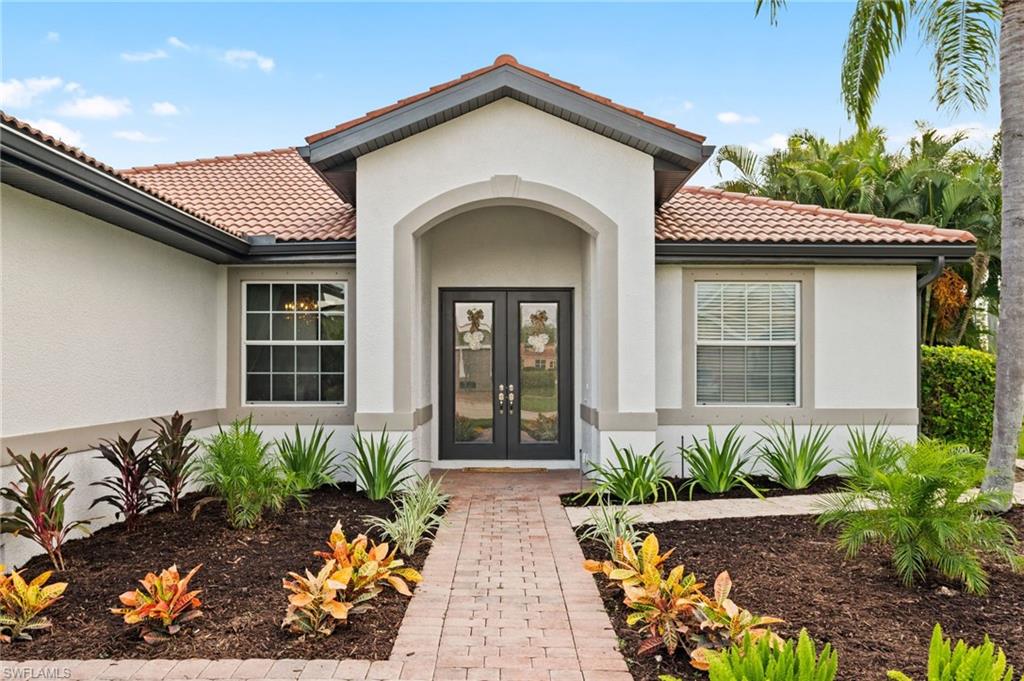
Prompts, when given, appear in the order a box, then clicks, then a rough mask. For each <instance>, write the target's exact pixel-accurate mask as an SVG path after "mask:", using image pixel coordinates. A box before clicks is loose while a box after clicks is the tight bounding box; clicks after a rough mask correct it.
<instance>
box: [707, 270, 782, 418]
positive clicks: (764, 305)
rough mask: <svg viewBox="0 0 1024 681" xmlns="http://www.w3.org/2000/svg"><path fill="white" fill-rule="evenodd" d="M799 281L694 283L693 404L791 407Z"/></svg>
mask: <svg viewBox="0 0 1024 681" xmlns="http://www.w3.org/2000/svg"><path fill="white" fill-rule="evenodd" d="M799 296H800V284H799V282H697V283H696V297H697V404H777V405H795V404H797V401H798V399H799V397H798V393H797V380H798V373H799V366H798V364H797V358H798V357H799V338H800V331H799V323H800V320H799V317H800V310H799Z"/></svg>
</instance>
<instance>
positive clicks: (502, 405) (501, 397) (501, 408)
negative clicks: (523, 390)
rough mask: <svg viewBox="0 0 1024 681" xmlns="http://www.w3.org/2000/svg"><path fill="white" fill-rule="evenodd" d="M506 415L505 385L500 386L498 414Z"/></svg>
mask: <svg viewBox="0 0 1024 681" xmlns="http://www.w3.org/2000/svg"><path fill="white" fill-rule="evenodd" d="M504 413H505V384H504V383H499V384H498V414H504Z"/></svg>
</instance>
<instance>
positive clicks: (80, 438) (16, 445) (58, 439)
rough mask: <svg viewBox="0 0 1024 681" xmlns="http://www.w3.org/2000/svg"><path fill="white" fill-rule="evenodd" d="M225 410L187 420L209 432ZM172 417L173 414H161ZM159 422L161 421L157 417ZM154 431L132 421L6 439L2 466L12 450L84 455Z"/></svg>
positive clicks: (191, 415)
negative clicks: (108, 441) (122, 438)
mask: <svg viewBox="0 0 1024 681" xmlns="http://www.w3.org/2000/svg"><path fill="white" fill-rule="evenodd" d="M220 414H221V410H219V409H206V410H204V411H191V412H185V414H184V416H185V418H186V419H192V428H193V429H196V430H198V429H199V428H207V427H209V426H215V425H217V423H218V421H219V420H220V418H221V416H220ZM160 416H170V414H160ZM153 418H157V417H153ZM151 428H153V423H152V421H150V419H148V418H145V419H132V420H130V421H115V422H113V423H101V424H99V425H95V426H82V427H80V428H62V429H61V430H50V431H46V432H41V433H26V434H24V435H12V436H10V437H5V438H3V451H2V453H0V466H7V465H10V463H11V458H10V457H9V456H8V455H7V450H8V449H10V450H12V451H13V452H15V453H16V454H24V453H28V452H39V453H42V452H48V451H51V450H54V449H60V448H61V447H67V448H68V451H69V452H84V451H87V450H89V449H93V448H94V447H95V445H96V444H97V443H98V442H99V441H100V440H101V439H103V438H112V437H116V436H117V435H119V434H120V435H127V434H129V433H134V432H135V431H136V430H142V432H143V434H145V433H146V432H147V431H149V430H150V429H151Z"/></svg>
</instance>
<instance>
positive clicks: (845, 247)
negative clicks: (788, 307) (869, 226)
mask: <svg viewBox="0 0 1024 681" xmlns="http://www.w3.org/2000/svg"><path fill="white" fill-rule="evenodd" d="M974 252H975V245H974V244H854V243H843V244H829V243H814V244H798V243H781V244H780V243H735V242H678V241H659V242H656V243H655V245H654V256H655V261H656V262H658V263H687V264H690V263H693V264H697V263H735V264H767V263H780V262H785V263H832V264H882V263H891V264H925V263H930V262H932V261H933V260H934V259H935V258H938V257H940V256H942V257H944V258H945V259H946V262H952V263H959V262H966V261H967V260H968V259H970V257H971V256H972V255H974Z"/></svg>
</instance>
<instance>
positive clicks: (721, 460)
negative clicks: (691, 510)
mask: <svg viewBox="0 0 1024 681" xmlns="http://www.w3.org/2000/svg"><path fill="white" fill-rule="evenodd" d="M739 428H740V427H739V426H738V425H737V426H733V427H732V428H731V429H730V430H729V432H728V433H727V434H726V436H725V439H724V440H722V442H721V443H719V442H718V439H717V438H716V437H715V431H714V429H713V428H712V427H711V426H708V438H707V440H698V439H697V438H696V437H694V438H693V445H692V446H690V447H680V448H679V454H680V456H681V457H682V459H683V464H684V469H685V466H686V465H689V466H690V471H689V473H690V477H691V478H692V480H691V481H690V483H689V485H688V486H689V489H690V498H691V499H692V498H693V490H694V488H695V487H697V486H699V487H700V488H701V489H702V490H704V491H705V492H709V493H711V494H724V493H725V492H728V491H729V490H731V489H732V488H734V487H738V486H740V485H743V486H744V487H746V488H747V489H748V490H750V491H751V492H752V493H753V494H754V495H755V496H757V497H761V496H762V494H761V493H760V492H759V491H758V490H757V488H756V487H754V486H753V485H751V484H750V482H749V481H748V480H747V476H746V474H744V472H743V469H744V467H745V466H746V460H747V454H748V453H749V452H750V447H744V446H743V443H744V438H743V437H742V436H740V435H738V431H739Z"/></svg>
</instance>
